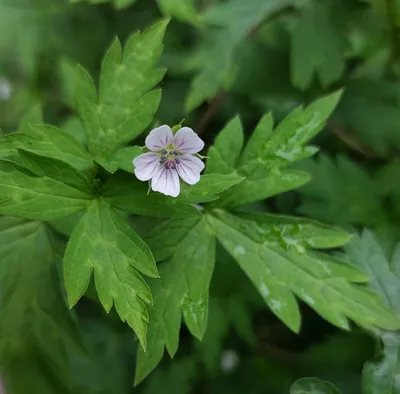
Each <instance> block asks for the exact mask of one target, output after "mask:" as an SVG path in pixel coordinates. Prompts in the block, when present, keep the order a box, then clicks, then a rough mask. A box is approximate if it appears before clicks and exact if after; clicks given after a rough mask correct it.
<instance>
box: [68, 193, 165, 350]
mask: <svg viewBox="0 0 400 394" xmlns="http://www.w3.org/2000/svg"><path fill="white" fill-rule="evenodd" d="M92 272H93V274H94V282H95V285H96V289H97V294H98V296H99V299H100V302H101V303H102V305H103V307H104V309H105V310H106V311H107V312H109V311H110V310H111V308H112V306H113V305H115V308H116V310H117V312H118V314H119V316H120V317H121V320H123V321H126V322H127V323H128V324H129V325H130V326H131V327H132V329H133V330H134V331H135V333H136V335H137V336H138V338H139V340H140V343H141V344H142V346H143V348H146V330H147V323H148V314H147V310H146V303H151V302H152V295H151V292H150V289H149V287H148V285H147V284H146V282H145V281H144V280H143V278H142V276H141V274H140V273H143V274H145V275H147V276H150V277H153V278H154V277H157V276H158V273H157V267H156V265H155V262H154V259H153V256H152V254H151V251H150V250H149V248H148V246H147V245H146V244H145V243H144V242H143V241H142V239H141V238H140V237H139V236H138V235H137V234H136V233H135V232H134V231H133V230H132V229H131V228H130V226H129V225H128V224H127V223H126V222H125V221H124V220H123V219H122V218H121V217H120V216H119V215H118V214H117V213H116V212H115V211H114V209H113V208H112V207H111V206H110V205H109V204H107V202H105V201H103V200H100V201H96V200H94V201H93V202H92V204H91V206H90V207H89V209H88V211H87V212H86V213H85V215H84V216H83V218H82V219H81V221H80V222H79V224H78V225H77V227H76V228H75V230H74V232H73V233H72V235H71V238H70V241H69V243H68V246H67V250H66V252H65V258H64V278H65V284H66V288H67V292H68V299H69V303H70V305H71V306H74V305H75V304H76V303H77V302H78V300H79V299H80V298H81V297H82V295H83V294H84V293H85V291H86V289H87V287H88V285H89V281H90V278H91V276H92Z"/></svg>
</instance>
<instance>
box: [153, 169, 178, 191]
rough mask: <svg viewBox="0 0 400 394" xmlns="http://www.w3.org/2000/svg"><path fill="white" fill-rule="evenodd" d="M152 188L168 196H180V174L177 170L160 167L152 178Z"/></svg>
mask: <svg viewBox="0 0 400 394" xmlns="http://www.w3.org/2000/svg"><path fill="white" fill-rule="evenodd" d="M151 188H152V189H153V190H154V191H155V192H160V193H162V194H165V195H167V196H171V197H178V195H179V192H180V184H179V176H178V173H177V172H176V170H173V169H166V168H165V167H164V166H163V167H160V169H159V170H158V171H157V173H156V175H155V176H154V177H153V179H152V180H151Z"/></svg>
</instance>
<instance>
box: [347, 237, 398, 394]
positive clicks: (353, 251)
mask: <svg viewBox="0 0 400 394" xmlns="http://www.w3.org/2000/svg"><path fill="white" fill-rule="evenodd" d="M346 250H347V252H348V254H349V258H350V261H351V262H352V263H354V265H356V266H357V267H359V268H361V269H363V270H364V271H365V272H368V274H369V275H370V277H371V281H370V282H369V286H370V287H371V288H372V289H373V290H375V291H376V292H377V293H378V294H380V295H381V297H382V298H383V299H384V300H385V302H386V304H387V305H388V306H390V307H391V308H393V309H394V310H395V311H396V312H397V313H398V314H400V276H399V272H400V270H399V267H400V244H397V246H396V247H395V249H394V250H393V251H392V255H391V260H390V259H388V258H387V257H386V256H385V253H384V251H383V249H382V247H381V245H380V244H379V242H378V240H377V238H376V237H375V236H374V235H373V234H372V233H371V232H370V231H368V230H364V231H363V232H362V234H361V235H360V236H358V237H355V238H354V239H353V240H352V241H351V242H350V243H349V244H348V245H347V247H346ZM374 333H375V334H376V335H377V337H378V338H379V339H380V340H381V341H382V342H381V343H382V345H383V348H382V350H381V352H380V354H379V360H377V361H369V362H367V363H366V364H365V365H364V369H363V393H365V394H386V393H397V392H399V391H400V359H399V354H400V353H399V352H400V331H399V330H397V331H394V332H389V331H385V330H374Z"/></svg>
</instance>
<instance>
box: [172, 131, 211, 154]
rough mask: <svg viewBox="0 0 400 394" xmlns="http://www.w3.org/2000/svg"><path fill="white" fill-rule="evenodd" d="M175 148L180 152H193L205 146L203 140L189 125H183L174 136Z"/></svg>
mask: <svg viewBox="0 0 400 394" xmlns="http://www.w3.org/2000/svg"><path fill="white" fill-rule="evenodd" d="M173 144H174V148H175V149H176V150H178V151H179V152H182V153H186V154H193V153H197V152H200V151H201V150H202V149H203V148H204V142H203V140H202V139H201V138H200V137H199V136H198V135H197V134H196V133H195V132H194V131H193V130H192V129H191V128H189V127H182V128H181V129H180V130H178V132H177V133H176V134H175V136H174V142H173Z"/></svg>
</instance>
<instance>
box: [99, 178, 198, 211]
mask: <svg viewBox="0 0 400 394" xmlns="http://www.w3.org/2000/svg"><path fill="white" fill-rule="evenodd" d="M127 184H128V185H130V186H129V187H126V185H127ZM101 195H102V196H103V197H104V198H105V199H106V200H107V201H108V202H109V204H110V205H112V206H114V207H116V208H118V209H121V210H123V211H126V212H130V213H133V214H136V215H141V216H149V217H162V218H185V217H195V216H201V213H200V211H199V210H198V209H196V208H195V207H193V206H191V205H188V203H186V202H185V201H182V200H180V199H179V198H176V199H175V198H169V197H167V196H164V195H163V194H160V193H149V189H148V185H147V184H145V183H144V182H140V181H138V180H137V179H135V178H134V176H133V175H130V174H124V173H121V174H116V175H114V176H113V177H111V178H110V180H109V181H108V182H106V183H105V184H104V186H103V188H102V190H101ZM189 204H190V202H189Z"/></svg>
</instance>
